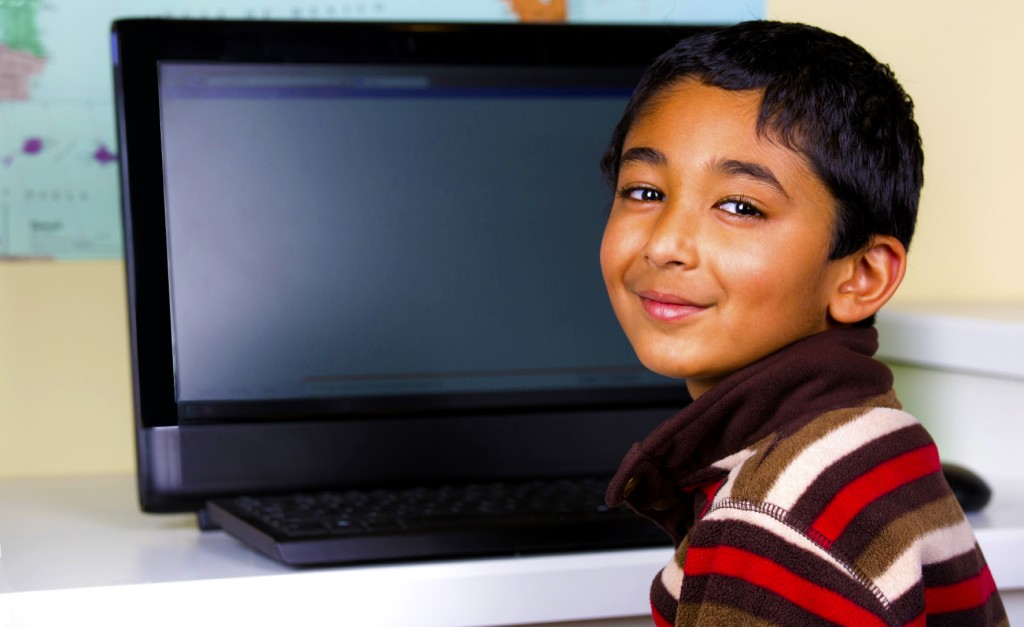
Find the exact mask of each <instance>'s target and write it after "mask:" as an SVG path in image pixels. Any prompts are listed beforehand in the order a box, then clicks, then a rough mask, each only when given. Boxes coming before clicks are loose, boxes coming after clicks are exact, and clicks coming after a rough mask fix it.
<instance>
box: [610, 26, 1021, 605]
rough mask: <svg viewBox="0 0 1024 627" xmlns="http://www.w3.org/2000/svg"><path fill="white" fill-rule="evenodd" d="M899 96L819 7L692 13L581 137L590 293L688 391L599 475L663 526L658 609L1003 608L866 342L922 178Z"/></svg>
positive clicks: (652, 362) (898, 271)
mask: <svg viewBox="0 0 1024 627" xmlns="http://www.w3.org/2000/svg"><path fill="white" fill-rule="evenodd" d="M922 163H923V154H922V151H921V146H920V138H919V135H918V130H917V126H916V124H915V123H914V120H913V114H912V105H911V102H910V99H909V98H908V97H907V96H906V94H905V93H904V92H903V90H902V88H901V87H900V86H899V84H898V83H897V82H896V80H895V79H894V78H893V76H892V74H891V72H890V71H889V70H888V68H887V67H885V66H883V65H881V64H879V63H878V62H877V61H875V60H874V59H873V58H872V57H871V56H870V55H869V54H868V53H867V52H865V51H864V50H863V49H862V48H860V47H859V46H857V45H856V44H854V43H853V42H851V41H849V40H848V39H845V38H842V37H839V36H836V35H833V34H831V33H827V32H825V31H822V30H820V29H816V28H812V27H808V26H804V25H798V24H780V23H772V22H748V23H744V24H739V25H737V26H734V27H730V28H727V29H723V30H719V31H715V32H713V33H707V34H702V35H697V36H695V37H691V38H688V39H686V40H683V41H682V42H680V43H679V44H678V45H677V46H676V47H674V48H673V49H672V50H670V51H668V52H667V53H665V54H664V55H662V57H660V58H659V59H658V60H657V61H656V62H655V63H654V65H653V66H652V67H651V68H650V69H649V70H648V72H647V73H646V75H645V77H644V79H643V80H642V81H641V83H640V85H639V86H638V88H637V90H636V92H635V93H634V96H633V98H632V99H631V101H630V104H629V105H628V107H627V109H626V113H625V114H624V116H623V119H622V120H621V121H620V123H619V125H618V126H617V127H616V129H615V132H614V134H613V137H612V142H611V145H610V146H609V149H608V151H607V153H606V155H605V157H604V159H603V162H602V166H603V168H604V171H605V175H606V177H607V178H608V179H609V181H610V182H612V183H613V185H614V187H615V200H614V203H613V206H612V210H611V213H610V216H609V219H608V224H607V227H606V231H605V236H604V240H603V242H602V247H601V268H602V272H603V274H604V278H605V283H606V286H607V289H608V293H609V297H610V299H611V303H612V306H613V308H614V310H615V313H616V315H617V317H618V319H619V322H620V324H621V326H622V328H623V330H624V331H625V333H626V335H627V337H628V338H629V340H630V342H631V343H632V345H633V348H634V350H635V351H636V353H637V355H638V356H639V358H640V360H641V361H642V362H643V363H644V365H645V366H647V367H648V368H650V369H651V370H653V371H655V372H658V373H660V374H663V375H667V376H672V377H677V378H680V379H683V380H684V381H685V384H686V386H687V388H688V390H689V391H690V394H691V396H692V397H693V398H694V402H693V403H692V404H691V405H690V406H688V407H687V408H685V409H684V410H683V411H681V412H680V413H679V414H677V415H676V416H674V417H672V418H671V419H670V420H668V421H667V422H666V423H665V424H663V425H662V426H661V427H659V428H658V429H657V430H656V431H655V432H654V433H652V434H651V435H650V436H649V437H648V438H647V439H646V440H644V442H642V443H639V444H637V445H634V447H633V448H632V449H631V451H630V452H629V453H628V455H627V456H626V459H625V461H624V462H623V465H622V467H621V469H620V470H619V473H618V474H617V475H616V477H615V479H614V480H613V482H612V485H611V486H610V488H609V492H608V500H609V503H610V504H612V505H619V504H621V503H623V502H627V503H628V504H629V505H630V506H631V507H633V508H634V509H636V510H637V511H638V512H639V513H641V514H643V515H645V516H647V517H649V518H651V519H652V520H654V521H655V522H656V523H658V524H659V525H661V526H662V527H663V528H664V529H665V530H666V531H667V532H668V533H669V535H670V536H671V537H672V538H673V540H674V542H675V544H676V547H677V550H676V554H675V558H674V559H673V560H672V562H671V563H670V564H668V565H667V566H666V567H665V569H664V570H663V571H662V572H661V573H660V574H659V575H658V577H657V578H656V579H655V581H654V585H653V586H652V589H651V601H652V606H653V609H654V616H655V620H656V622H658V624H659V625H668V624H673V623H674V624H676V625H748V624H757V625H804V624H834V623H838V624H853V625H872V624H877V625H905V624H924V622H925V621H926V620H927V621H928V622H929V623H930V624H931V623H937V624H951V625H953V624H955V625H975V624H977V625H990V624H1006V614H1005V611H1004V609H1003V607H1002V604H1001V601H1000V599H999V596H998V593H997V592H996V591H995V585H994V583H993V581H992V577H991V575H990V574H989V572H988V568H987V566H986V565H985V561H984V558H983V556H982V555H981V552H980V550H979V549H978V547H977V543H976V541H975V539H974V535H973V532H972V531H971V528H970V526H969V525H968V523H967V521H966V519H965V517H964V515H963V513H962V511H961V509H960V507H959V505H958V504H957V502H956V500H955V498H954V497H953V495H952V493H951V492H950V490H949V488H948V486H947V485H946V483H945V481H944V479H943V477H942V474H941V467H940V464H939V459H938V455H937V452H936V449H935V445H934V444H933V443H932V441H931V439H930V438H929V436H928V434H927V433H926V432H925V430H924V429H923V428H922V427H921V425H920V424H919V423H918V422H917V421H916V420H915V419H914V418H913V417H911V416H910V415H908V414H906V413H905V412H903V411H901V407H900V404H899V402H898V400H897V399H896V397H895V394H894V393H893V392H892V375H891V373H890V372H889V370H888V368H886V367H885V366H884V365H883V364H881V363H880V362H878V361H876V360H874V359H873V357H872V355H873V354H874V352H875V350H876V349H877V334H876V332H875V330H874V328H873V326H872V325H873V320H874V314H875V313H876V312H877V311H878V310H879V309H880V308H881V307H882V306H883V305H884V304H885V303H886V302H887V301H888V300H889V299H890V297H891V296H892V295H893V293H894V292H895V291H896V289H897V287H898V286H899V284H900V282H901V281H902V279H903V275H904V271H905V268H906V259H907V252H906V250H907V247H908V246H909V243H910V239H911V237H912V235H913V230H914V223H915V220H916V213H917V202H918V197H919V194H920V188H921V185H922V182H923V176H922Z"/></svg>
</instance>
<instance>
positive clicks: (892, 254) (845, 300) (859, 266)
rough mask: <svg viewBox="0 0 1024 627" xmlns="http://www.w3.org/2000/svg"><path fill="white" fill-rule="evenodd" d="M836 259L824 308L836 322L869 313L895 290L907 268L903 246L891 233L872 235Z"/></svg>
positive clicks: (860, 318) (854, 319)
mask: <svg viewBox="0 0 1024 627" xmlns="http://www.w3.org/2000/svg"><path fill="white" fill-rule="evenodd" d="M836 263H838V264H840V265H841V269H840V274H839V281H838V283H837V285H836V289H835V290H834V291H833V293H832V297H831V298H830V299H829V305H828V312H829V315H831V317H832V319H833V320H835V321H836V322H839V323H841V324H854V323H857V322H860V321H861V320H864V319H866V318H869V317H871V316H873V315H874V314H875V313H876V312H877V311H878V310H879V309H881V308H882V305H884V304H885V303H886V302H888V300H889V299H890V298H891V297H892V295H893V294H894V293H895V292H896V288H897V287H899V285H900V283H901V282H902V281H903V275H904V274H905V273H906V271H907V249H906V247H905V246H903V243H902V242H900V241H899V240H898V239H896V238H895V237H892V236H890V235H876V236H874V237H872V238H871V241H870V242H868V245H867V246H865V247H864V248H863V249H861V250H859V251H857V252H855V253H853V254H852V255H849V256H847V257H844V258H842V259H839V260H837V262H836Z"/></svg>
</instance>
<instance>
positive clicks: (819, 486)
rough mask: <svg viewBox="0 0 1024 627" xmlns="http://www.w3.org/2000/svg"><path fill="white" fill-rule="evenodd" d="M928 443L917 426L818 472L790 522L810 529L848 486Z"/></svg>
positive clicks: (849, 455)
mask: <svg viewBox="0 0 1024 627" xmlns="http://www.w3.org/2000/svg"><path fill="white" fill-rule="evenodd" d="M931 443H932V439H931V437H930V436H929V435H928V432H927V431H925V430H924V428H923V427H922V426H921V425H919V424H914V425H911V426H908V427H904V428H903V429H899V430H897V431H893V432H892V433H887V434H885V435H883V436H881V437H880V438H878V439H876V440H872V441H870V442H867V443H866V444H865V445H864V446H862V447H860V448H859V449H856V450H855V451H853V452H851V453H849V454H848V455H846V456H845V457H843V458H842V459H840V460H837V461H836V463H835V464H833V465H832V466H829V467H828V468H826V469H825V470H823V471H822V472H821V474H820V475H819V476H818V478H817V480H815V481H814V483H812V484H811V485H810V487H808V489H807V491H806V492H805V493H804V495H803V496H801V497H800V498H799V499H798V500H797V502H796V503H795V504H794V505H793V507H792V509H791V510H790V513H791V514H792V515H793V519H794V520H798V521H801V522H802V523H805V524H808V525H809V524H810V523H811V522H812V521H814V520H815V519H817V517H818V516H819V515H820V514H821V512H822V511H823V510H824V509H825V507H827V506H828V504H829V503H830V502H831V501H832V499H833V498H834V497H835V495H836V494H837V493H838V492H839V491H840V490H842V489H843V488H845V487H846V486H847V485H848V484H849V483H850V482H852V481H853V480H855V479H857V478H858V477H860V476H861V475H863V474H864V473H866V472H869V471H871V470H872V469H873V468H875V467H876V466H878V465H880V464H882V463H884V462H886V461H888V460H890V459H892V458H893V457H896V456H897V455H900V454H902V453H906V452H907V451H910V450H913V449H916V448H918V447H921V446H924V445H926V444H931Z"/></svg>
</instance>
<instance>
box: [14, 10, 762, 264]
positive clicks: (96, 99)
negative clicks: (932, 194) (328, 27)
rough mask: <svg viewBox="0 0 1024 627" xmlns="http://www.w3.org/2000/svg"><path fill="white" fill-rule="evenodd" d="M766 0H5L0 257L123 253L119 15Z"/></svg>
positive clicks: (289, 14)
mask: <svg viewBox="0 0 1024 627" xmlns="http://www.w3.org/2000/svg"><path fill="white" fill-rule="evenodd" d="M763 16H764V2H763V0H700V1H697V0H472V1H466V0H305V1H302V2H299V1H297V0H88V1H85V0H0V260H3V259H7V260H10V259H23V258H49V259H58V260H78V259H116V258H119V257H120V256H121V255H122V250H123V246H122V235H121V217H120V198H119V189H118V185H119V183H118V173H117V145H116V143H117V140H116V135H115V130H114V105H113V85H112V71H111V67H110V51H109V30H110V23H111V21H112V20H114V19H117V18H120V17H170V18H208V19H223V18H232V19H234V18H244V19H304V20H313V19H326V20H428V21H479V22H510V21H513V22H514V21H522V22H528V21H549V22H550V21H557V22H579V23H586V22H594V23H598V22H599V23H697V24H713V23H729V22H737V21H740V20H745V19H754V18H759V17H763Z"/></svg>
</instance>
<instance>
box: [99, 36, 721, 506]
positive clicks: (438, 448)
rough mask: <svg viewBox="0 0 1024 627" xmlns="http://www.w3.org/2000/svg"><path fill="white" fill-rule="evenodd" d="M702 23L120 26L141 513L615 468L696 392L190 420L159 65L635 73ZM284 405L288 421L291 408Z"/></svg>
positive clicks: (446, 402)
mask: <svg viewBox="0 0 1024 627" xmlns="http://www.w3.org/2000/svg"><path fill="white" fill-rule="evenodd" d="M706 28H708V27H707V26H680V25H659V26H653V25H647V26H637V25H630V26H610V25H565V24H557V25H555V24H552V25H525V24H438V23H385V22H348V23H340V22H272V21H229V20H209V21H202V20H144V19H143V20H140V19H133V20H122V21H118V22H115V23H114V25H113V27H112V34H113V39H112V46H113V50H112V54H113V60H114V77H115V100H116V109H117V112H118V119H117V128H118V140H119V153H118V154H119V159H120V165H121V192H122V206H123V218H124V229H125V239H124V241H125V272H126V281H127V292H128V306H129V327H130V329H129V331H130V340H131V341H130V347H131V361H132V376H133V388H134V394H135V429H136V454H137V469H138V483H139V496H140V501H141V505H142V508H143V509H144V510H146V511H189V510H197V509H200V508H201V507H202V506H203V503H204V502H205V500H206V499H207V498H210V497H214V496H222V495H225V494H234V493H239V492H266V491H284V490H293V489H310V488H313V487H335V486H338V485H340V484H344V485H370V484H379V483H401V482H403V481H408V480H410V478H412V477H420V478H422V479H423V480H433V481H443V480H458V479H460V478H464V477H467V476H475V477H479V478H515V477H524V478H525V477H531V476H545V475H548V474H551V473H563V474H595V473H606V472H607V473H610V472H612V471H614V468H615V465H616V464H617V462H618V460H619V458H620V457H621V455H622V454H624V452H625V446H626V445H628V443H629V442H631V441H633V440H636V439H639V438H641V437H642V436H643V435H644V434H645V433H646V432H647V431H649V430H650V429H651V428H653V427H654V426H655V425H656V424H658V423H659V422H661V421H662V420H664V419H665V418H666V417H667V416H668V415H669V414H670V413H671V412H672V411H674V410H677V409H679V408H680V407H681V406H682V405H684V404H685V403H686V402H687V397H686V393H685V388H684V386H682V385H681V384H680V385H679V386H678V387H675V386H673V387H664V388H659V387H642V388H623V389H617V390H610V391H601V392H594V391H589V392H587V393H586V394H574V393H571V392H561V393H560V392H545V393H543V394H533V395H523V396H521V397H518V398H517V397H515V395H514V394H512V395H498V396H494V395H487V397H486V398H478V399H475V400H474V399H467V398H463V399H451V398H448V399H445V398H444V397H434V398H424V399H422V401H423V402H422V406H421V407H420V408H419V409H418V410H410V408H409V407H408V406H406V407H404V408H403V411H402V412H397V413H396V412H393V411H391V412H383V413H379V414H377V415H372V412H370V413H366V412H363V413H351V412H341V411H338V412H334V411H333V410H331V406H330V403H329V402H322V401H310V400H300V401H294V402H285V403H283V404H282V403H280V402H277V403H271V404H267V405H264V406H263V407H257V406H255V405H253V406H251V407H250V409H249V410H246V411H249V414H245V415H243V416H236V417H234V418H233V419H231V420H228V421H224V420H221V419H220V418H222V417H219V416H218V417H217V419H212V420H208V421H203V420H198V421H190V422H188V423H183V422H182V421H181V420H180V418H179V413H180V412H179V408H178V405H177V403H176V402H175V395H174V377H173V357H172V353H171V351H172V347H171V342H170V338H171V306H170V301H169V292H170V290H169V289H168V263H167V247H166V233H165V229H166V223H165V219H164V193H163V170H162V163H161V160H160V158H159V155H160V154H161V153H160V116H159V83H158V67H159V64H160V63H161V62H165V61H180V62H202V61H229V62H243V63H282V62H286V63H298V64H306V63H352V64H361V63H367V64H380V63H384V64H395V63H400V64H404V65H445V64H453V63H457V64H461V65H481V66H493V65H505V66H531V65H534V66H538V65H539V66H549V65H563V66H569V67H576V66H578V67H581V68H582V67H608V68H622V67H627V68H635V70H636V72H637V76H639V72H640V70H641V68H642V67H644V66H645V65H647V64H648V63H649V62H650V61H651V60H653V58H654V57H656V56H657V55H658V54H659V53H660V52H662V51H663V50H665V49H667V48H668V47H669V46H670V45H671V44H672V43H674V42H675V41H677V40H678V39H679V38H681V37H682V36H685V35H687V34H691V33H693V32H696V31H698V30H704V29H706ZM608 131H609V133H610V131H611V129H608ZM596 167H597V166H596V164H595V168H596ZM609 198H610V196H609ZM339 407H340V405H339ZM287 415H291V416H292V417H290V418H288V419H282V417H284V416H287ZM239 418H245V419H242V420H239ZM425 438H426V441H429V442H431V443H432V448H431V449H430V451H429V452H428V451H423V450H422V448H423V443H424V441H425ZM570 442H574V443H575V446H568V443H570ZM567 449H568V450H567ZM382 458H387V459H391V460H392V461H389V462H386V463H385V462H382V461H381V459H382ZM340 477H344V480H341V479H339V478H340Z"/></svg>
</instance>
